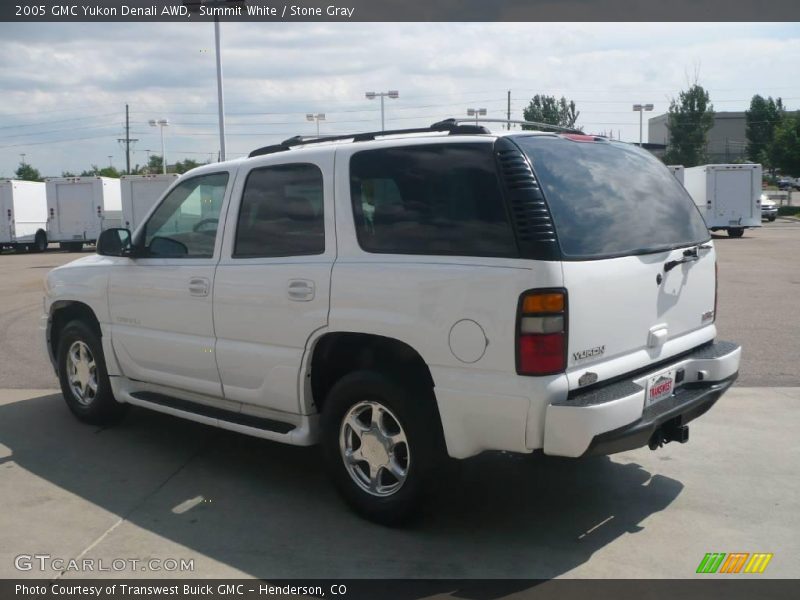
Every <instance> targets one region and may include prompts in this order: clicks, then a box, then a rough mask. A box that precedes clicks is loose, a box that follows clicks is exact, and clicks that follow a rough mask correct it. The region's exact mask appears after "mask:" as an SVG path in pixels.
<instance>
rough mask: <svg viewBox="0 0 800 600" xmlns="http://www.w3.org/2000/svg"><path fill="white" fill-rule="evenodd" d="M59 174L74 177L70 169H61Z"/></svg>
mask: <svg viewBox="0 0 800 600" xmlns="http://www.w3.org/2000/svg"><path fill="white" fill-rule="evenodd" d="M61 176H62V177H76V175H75V173H72V172H71V171H61Z"/></svg>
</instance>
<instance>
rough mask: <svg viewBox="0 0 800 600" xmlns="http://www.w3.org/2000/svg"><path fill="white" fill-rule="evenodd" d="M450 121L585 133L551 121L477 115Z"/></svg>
mask: <svg viewBox="0 0 800 600" xmlns="http://www.w3.org/2000/svg"><path fill="white" fill-rule="evenodd" d="M448 121H452V122H453V123H455V124H460V123H513V124H514V125H528V126H530V127H535V128H536V129H538V130H539V131H552V132H554V133H578V134H584V132H583V131H581V130H580V129H575V128H574V127H561V125H551V124H550V123H539V122H538V121H519V120H515V119H484V118H481V117H478V118H477V120H476V119H475V117H465V118H463V119H448Z"/></svg>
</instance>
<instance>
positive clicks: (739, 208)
mask: <svg viewBox="0 0 800 600" xmlns="http://www.w3.org/2000/svg"><path fill="white" fill-rule="evenodd" d="M712 173H713V177H714V184H715V185H714V212H715V215H714V216H715V217H716V218H717V220H719V221H722V222H728V223H731V222H733V223H737V222H739V220H740V219H741V220H749V219H750V218H752V217H753V208H754V204H755V203H754V202H753V194H752V189H753V171H751V170H749V169H748V170H742V169H735V170H734V169H724V170H720V169H714V170H713V171H712Z"/></svg>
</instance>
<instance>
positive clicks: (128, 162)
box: [117, 104, 139, 175]
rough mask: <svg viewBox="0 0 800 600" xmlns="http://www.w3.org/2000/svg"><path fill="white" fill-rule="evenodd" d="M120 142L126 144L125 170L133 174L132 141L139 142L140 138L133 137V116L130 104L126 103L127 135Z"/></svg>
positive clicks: (119, 139)
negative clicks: (131, 115)
mask: <svg viewBox="0 0 800 600" xmlns="http://www.w3.org/2000/svg"><path fill="white" fill-rule="evenodd" d="M117 141H118V142H122V143H124V144H125V172H126V173H127V174H128V175H130V174H131V142H138V141H139V140H138V139H131V118H130V112H129V111H128V105H127V104H126V105H125V137H124V138H118V139H117Z"/></svg>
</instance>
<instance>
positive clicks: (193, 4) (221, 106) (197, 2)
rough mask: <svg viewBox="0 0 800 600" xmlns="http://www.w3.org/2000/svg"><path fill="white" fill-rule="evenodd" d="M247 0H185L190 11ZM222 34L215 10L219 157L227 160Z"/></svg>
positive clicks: (220, 7)
mask: <svg viewBox="0 0 800 600" xmlns="http://www.w3.org/2000/svg"><path fill="white" fill-rule="evenodd" d="M245 3H246V0H183V4H184V6H186V7H187V8H188V9H189V12H200V7H201V6H208V7H210V8H213V9H220V10H223V9H225V8H229V9H236V8H237V7H239V10H240V11H241V7H242V6H244V5H245ZM220 39H221V34H220V30H219V15H218V13H217V12H216V10H215V12H214V46H215V48H216V51H217V109H218V111H219V159H220V160H225V97H224V93H223V90H222V54H221V53H220Z"/></svg>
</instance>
